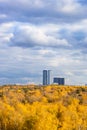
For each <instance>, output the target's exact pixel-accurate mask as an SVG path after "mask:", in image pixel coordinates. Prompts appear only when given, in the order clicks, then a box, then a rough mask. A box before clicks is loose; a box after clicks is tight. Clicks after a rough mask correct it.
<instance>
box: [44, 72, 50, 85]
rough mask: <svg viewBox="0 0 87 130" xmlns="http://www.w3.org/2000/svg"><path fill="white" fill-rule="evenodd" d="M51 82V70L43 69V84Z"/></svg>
mask: <svg viewBox="0 0 87 130" xmlns="http://www.w3.org/2000/svg"><path fill="white" fill-rule="evenodd" d="M49 84H50V70H43V85H49Z"/></svg>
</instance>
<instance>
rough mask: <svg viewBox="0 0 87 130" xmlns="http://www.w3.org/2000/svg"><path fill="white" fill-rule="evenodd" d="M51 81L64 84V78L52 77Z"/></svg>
mask: <svg viewBox="0 0 87 130" xmlns="http://www.w3.org/2000/svg"><path fill="white" fill-rule="evenodd" d="M53 83H57V84H59V85H64V84H65V79H64V78H57V77H55V78H54V79H53Z"/></svg>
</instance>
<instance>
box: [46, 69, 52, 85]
mask: <svg viewBox="0 0 87 130" xmlns="http://www.w3.org/2000/svg"><path fill="white" fill-rule="evenodd" d="M50 71H51V70H48V75H47V77H48V83H47V84H48V85H49V84H50Z"/></svg>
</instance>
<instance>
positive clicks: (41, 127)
mask: <svg viewBox="0 0 87 130" xmlns="http://www.w3.org/2000/svg"><path fill="white" fill-rule="evenodd" d="M0 130H87V87H86V86H57V85H50V86H37V85H25V86H24V85H23V86H20V85H4V86H1V87H0Z"/></svg>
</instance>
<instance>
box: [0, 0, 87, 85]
mask: <svg viewBox="0 0 87 130" xmlns="http://www.w3.org/2000/svg"><path fill="white" fill-rule="evenodd" d="M86 12H87V0H15V1H12V0H0V84H1V85H2V84H31V83H35V84H41V83H42V71H43V70H44V69H49V70H52V71H51V79H52V78H53V77H64V78H65V83H66V84H68V85H82V84H87V13H86ZM51 83H52V80H51Z"/></svg>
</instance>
